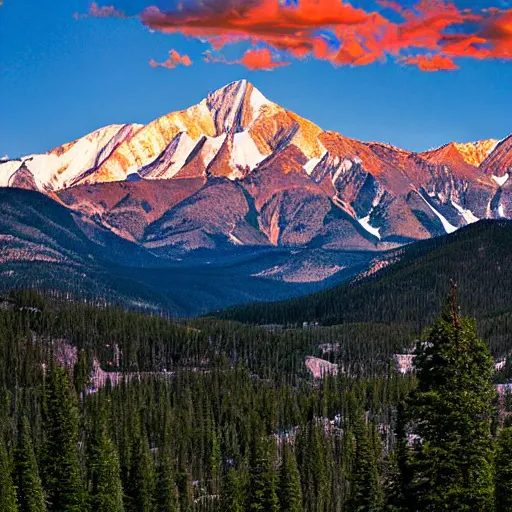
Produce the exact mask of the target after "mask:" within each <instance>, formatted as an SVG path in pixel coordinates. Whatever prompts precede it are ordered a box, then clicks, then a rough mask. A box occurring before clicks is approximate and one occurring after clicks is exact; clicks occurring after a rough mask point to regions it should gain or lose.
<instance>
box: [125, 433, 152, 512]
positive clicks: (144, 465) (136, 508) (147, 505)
mask: <svg viewBox="0 0 512 512" xmlns="http://www.w3.org/2000/svg"><path fill="white" fill-rule="evenodd" d="M134 444H135V445H134V449H133V456H132V466H131V468H130V484H129V489H127V494H128V496H129V497H130V504H131V507H130V510H132V511H133V512H153V510H154V499H153V497H154V491H155V467H154V463H153V458H152V456H151V452H150V450H149V445H148V440H147V438H146V436H145V435H144V434H138V435H137V437H136V439H135V443H134Z"/></svg>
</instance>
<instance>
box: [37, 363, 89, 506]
mask: <svg viewBox="0 0 512 512" xmlns="http://www.w3.org/2000/svg"><path fill="white" fill-rule="evenodd" d="M45 392H46V407H47V411H46V422H45V433H46V446H45V454H44V462H45V468H44V469H45V471H44V476H45V487H46V490H47V492H48V495H49V496H48V497H49V502H50V507H49V508H50V510H52V511H55V512H84V511H86V510H87V500H86V495H85V489H84V485H83V482H82V478H81V472H80V464H79V458H78V421H79V420H78V418H79V417H78V399H77V396H76V393H75V390H74V389H73V388H72V387H71V383H70V379H69V376H68V373H67V370H66V369H64V368H58V367H55V368H53V369H52V370H51V371H50V374H49V377H48V384H47V387H46V390H45Z"/></svg>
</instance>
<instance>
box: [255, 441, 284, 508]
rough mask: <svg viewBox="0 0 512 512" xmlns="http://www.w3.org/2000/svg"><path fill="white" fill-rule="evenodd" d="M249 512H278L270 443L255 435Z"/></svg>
mask: <svg viewBox="0 0 512 512" xmlns="http://www.w3.org/2000/svg"><path fill="white" fill-rule="evenodd" d="M250 474H251V481H250V489H249V510H250V511H251V512H278V510H279V500H278V498H277V490H276V487H277V485H276V484H277V482H276V473H275V471H274V468H273V457H272V455H271V449H270V443H269V442H268V441H267V440H264V439H261V435H260V434H259V432H258V431H256V432H255V433H254V438H253V446H252V450H251V460H250Z"/></svg>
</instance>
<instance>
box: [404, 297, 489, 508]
mask: <svg viewBox="0 0 512 512" xmlns="http://www.w3.org/2000/svg"><path fill="white" fill-rule="evenodd" d="M415 366H416V369H417V378H418V387H417V389H416V390H415V391H414V392H413V393H412V394H411V396H410V398H409V400H408V403H407V407H406V417H407V419H408V431H409V433H410V434H415V435H416V436H418V440H419V443H418V446H417V448H416V450H415V452H414V454H413V456H412V457H411V459H410V461H409V463H408V464H407V466H406V468H405V470H406V471H407V472H408V473H409V475H410V478H411V480H410V485H409V487H408V488H407V489H405V495H406V501H407V506H408V507H409V510H443V509H446V507H447V506H449V509H450V510H453V511H466V510H468V511H469V510H478V511H480V512H486V511H491V510H493V508H494V486H493V467H492V439H491V419H492V400H493V397H494V395H495V393H494V389H493V387H492V385H491V383H490V381H491V377H492V374H493V360H492V358H491V356H490V353H489V349H488V347H487V346H486V345H485V343H484V342H483V341H481V340H480V339H479V338H478V335H477V333H476V326H475V323H474V322H473V321H471V320H469V319H465V318H461V317H460V316H459V313H458V308H457V304H456V296H455V288H454V290H453V294H452V297H451V299H450V301H449V303H448V305H447V307H446V309H445V312H444V313H443V315H442V316H441V317H440V318H439V319H438V320H437V321H436V322H435V323H434V326H433V327H432V328H431V329H430V330H429V331H427V333H426V336H425V338H424V340H423V341H421V342H419V343H418V346H417V348H416V359H415ZM448 504H449V505H448Z"/></svg>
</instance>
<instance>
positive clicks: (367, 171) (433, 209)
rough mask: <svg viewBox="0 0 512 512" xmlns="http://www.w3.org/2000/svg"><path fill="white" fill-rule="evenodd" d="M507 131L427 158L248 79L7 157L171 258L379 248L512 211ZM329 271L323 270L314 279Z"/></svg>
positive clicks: (98, 219)
mask: <svg viewBox="0 0 512 512" xmlns="http://www.w3.org/2000/svg"><path fill="white" fill-rule="evenodd" d="M511 173H512V136H511V137H508V138H507V139H504V140H503V141H496V140H488V141H481V142H476V143H469V144H458V143H450V144H447V145H445V146H443V147H441V148H437V149H434V150H431V151H428V152H425V153H411V152H408V151H403V150H401V149H399V148H395V147H393V146H390V145H387V144H380V143H363V142H360V141H356V140H353V139H350V138H347V137H344V136H342V135H340V134H337V133H333V132H326V131H323V130H322V129H321V128H319V127H318V126H316V125H314V124H313V123H311V122H310V121H307V120H305V119H303V118H301V117H299V116H298V115H296V114H294V113H292V112H289V111H287V110H285V109H283V108H282V107H280V106H279V105H276V104H275V103H273V102H271V101H269V100H268V99H266V98H265V97H264V96H263V95H262V94H261V93H260V92H259V91H258V90H257V89H255V88H254V87H253V86H252V85H251V84H250V83H248V82H247V81H245V80H242V81H239V82H234V83H231V84H229V85H227V86H225V87H223V88H222V89H219V90H218V91H214V92H212V93H210V94H209V95H208V96H207V97H206V98H205V99H204V100H202V101H201V102H200V103H199V104H198V105H195V106H192V107H190V108H188V109H186V110H183V111H180V112H173V113H170V114H168V115H166V116H163V117H161V118H159V119H157V120H155V121H153V122H152V123H150V124H148V125H146V126H142V125H136V124H128V125H115V126H109V127H106V128H102V129H100V130H97V131H96V132H93V133H91V134H89V135H87V136H85V137H83V138H82V139H79V140H77V141H75V142H72V143H70V144H65V145H63V146H60V147H58V148H55V149H53V150H52V151H50V152H49V153H47V154H44V155H30V156H28V157H24V158H21V159H19V160H11V161H7V162H2V163H0V186H8V187H9V186H10V187H18V188H29V189H35V190H39V191H42V192H44V193H46V194H48V195H50V197H52V198H54V199H55V200H56V201H58V202H60V203H62V204H64V205H66V206H67V207H68V208H70V209H71V210H73V211H75V212H77V213H78V214H80V215H81V216H82V217H83V218H87V219H88V220H89V221H92V222H94V223H95V224H97V225H99V226H101V227H103V228H107V229H109V230H110V231H112V232H113V233H115V234H116V235H117V236H119V237H121V238H124V239H127V240H130V241H132V242H136V243H137V244H139V245H140V246H142V247H143V248H145V249H147V250H148V251H150V252H152V253H153V254H155V255H157V256H159V257H164V258H171V259H172V258H178V257H182V255H183V254H184V253H187V252H188V251H193V250H197V249H210V250H213V249H216V248H228V249H229V247H233V246H265V245H268V246H278V247H279V246H284V247H301V248H303V247H310V248H324V249H336V250H372V251H378V250H383V249H388V248H393V247H396V246H399V245H401V244H403V243H407V242H410V241H414V240H419V239H424V238H429V237H432V236H437V235H440V234H444V233H450V232H452V231H454V230H456V229H457V228H459V227H461V226H464V225H466V224H469V223H471V222H475V221H477V220H479V219H482V218H500V217H512V196H511V193H510V187H511V185H510V183H511V182H510V181H509V180H508V178H509V176H510V174H511ZM319 275H320V274H319Z"/></svg>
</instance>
